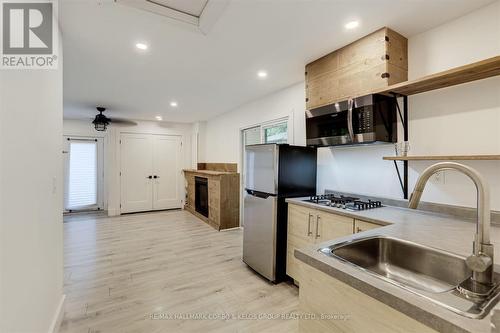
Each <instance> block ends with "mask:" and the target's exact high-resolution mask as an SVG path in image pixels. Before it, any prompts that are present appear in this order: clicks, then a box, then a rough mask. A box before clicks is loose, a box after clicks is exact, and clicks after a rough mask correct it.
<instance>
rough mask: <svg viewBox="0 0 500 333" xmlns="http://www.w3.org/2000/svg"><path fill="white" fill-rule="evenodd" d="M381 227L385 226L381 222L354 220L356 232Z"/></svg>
mask: <svg viewBox="0 0 500 333" xmlns="http://www.w3.org/2000/svg"><path fill="white" fill-rule="evenodd" d="M381 227H383V226H382V225H379V224H375V223H371V222H366V221H361V220H354V233H358V232H363V231H367V230H371V229H376V228H381Z"/></svg>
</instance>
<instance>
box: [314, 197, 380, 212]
mask: <svg viewBox="0 0 500 333" xmlns="http://www.w3.org/2000/svg"><path fill="white" fill-rule="evenodd" d="M305 201H307V202H312V203H315V204H318V205H323V206H329V207H337V208H342V209H348V210H366V209H374V208H380V207H383V206H382V202H381V201H378V200H371V199H365V200H361V199H360V198H356V197H351V196H343V195H338V196H337V195H335V194H320V195H313V196H311V197H309V199H306V200H305Z"/></svg>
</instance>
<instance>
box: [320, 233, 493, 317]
mask: <svg viewBox="0 0 500 333" xmlns="http://www.w3.org/2000/svg"><path fill="white" fill-rule="evenodd" d="M320 252H322V253H323V254H325V255H327V256H330V257H333V258H336V259H338V260H340V261H343V262H345V263H348V264H351V265H353V266H355V267H356V268H358V269H360V270H363V271H365V272H366V273H368V274H371V275H373V276H376V277H378V278H380V279H382V280H385V281H387V282H389V283H392V284H394V285H397V286H399V287H401V288H403V289H405V290H408V291H410V292H412V293H414V294H417V295H419V296H421V297H424V298H426V299H428V300H430V301H432V302H434V303H435V304H438V305H440V306H442V307H444V308H447V309H448V310H451V311H453V312H455V313H458V314H460V315H462V316H465V317H469V318H474V319H481V318H483V317H484V316H486V314H488V312H489V311H490V310H491V308H492V307H493V306H494V305H495V304H496V303H497V302H498V299H499V288H498V287H497V288H495V289H493V291H490V292H489V293H488V294H487V295H480V294H478V295H480V296H481V297H470V295H464V294H463V293H462V292H461V291H460V285H461V284H463V283H464V282H466V281H470V277H471V275H472V272H471V270H470V269H469V268H468V267H467V265H466V263H465V258H463V257H460V256H458V255H455V254H453V253H449V252H444V251H441V250H438V249H435V248H431V247H427V246H423V245H419V244H416V243H413V242H409V241H405V240H401V239H397V238H392V237H386V236H372V237H365V238H359V239H354V240H351V241H347V242H342V243H337V244H334V245H332V246H329V247H326V248H322V249H320ZM495 278H497V276H496V275H495Z"/></svg>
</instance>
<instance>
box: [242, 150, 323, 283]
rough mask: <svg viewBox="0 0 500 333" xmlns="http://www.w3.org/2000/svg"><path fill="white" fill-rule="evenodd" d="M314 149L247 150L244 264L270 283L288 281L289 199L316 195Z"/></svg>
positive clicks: (244, 203) (315, 155)
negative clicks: (287, 236)
mask: <svg viewBox="0 0 500 333" xmlns="http://www.w3.org/2000/svg"><path fill="white" fill-rule="evenodd" d="M316 159H317V153H316V148H312V147H298V146H290V145H285V144H262V145H252V146H247V147H246V150H245V194H244V202H243V205H244V210H243V228H244V229H243V230H244V231H243V261H244V262H245V263H246V264H247V265H248V266H250V267H251V268H252V269H254V270H255V271H256V272H258V273H259V274H261V275H262V276H264V277H265V278H267V279H268V280H270V281H272V282H275V283H277V282H281V281H283V280H284V279H286V235H287V216H288V214H287V208H288V207H287V203H286V202H285V200H286V198H292V197H302V196H310V195H314V194H316Z"/></svg>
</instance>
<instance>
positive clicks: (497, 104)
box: [200, 1, 500, 210]
mask: <svg viewBox="0 0 500 333" xmlns="http://www.w3.org/2000/svg"><path fill="white" fill-rule="evenodd" d="M499 36H500V1H497V2H495V3H493V4H492V5H489V6H487V7H484V8H482V9H479V10H477V11H475V12H472V13H470V14H469V15H467V16H464V17H461V18H459V19H457V20H454V21H451V22H448V23H446V24H444V25H441V26H439V27H436V28H434V29H432V30H429V31H427V32H424V33H421V34H419V35H416V36H411V37H410V38H409V68H410V70H409V76H410V79H413V78H418V77H421V76H423V75H428V74H432V73H435V72H438V71H442V70H446V69H449V68H452V67H456V66H460V65H464V64H467V63H470V62H473V61H478V60H482V59H485V58H489V57H493V56H496V55H499V54H500V38H499ZM291 109H293V110H294V115H295V117H294V124H295V126H294V133H295V138H294V139H295V143H296V144H303V143H304V142H305V128H304V110H305V105H304V88H303V83H300V84H297V85H295V86H292V87H290V88H288V89H285V90H283V91H280V92H277V93H275V94H272V95H270V96H267V97H265V98H262V99H260V100H258V101H255V102H253V103H250V104H248V105H245V106H242V107H240V108H237V109H236V110H234V111H232V112H229V113H226V114H224V115H221V116H218V117H216V118H213V119H211V120H209V121H208V122H207V125H206V133H204V135H205V137H206V139H205V141H206V147H204V151H203V152H202V153H201V154H200V156H203V157H204V160H205V161H207V162H239V159H238V156H239V153H240V152H239V144H238V143H239V140H238V139H237V137H238V132H239V128H241V127H245V126H248V125H251V124H252V123H256V122H258V121H259V120H260V119H263V118H266V119H273V118H278V117H281V116H283V115H285V114H287V113H289V112H290V110H291ZM409 114H410V122H409V132H410V144H411V152H410V153H411V154H415V155H420V154H441V155H446V154H500V78H498V77H496V78H490V79H486V80H482V81H478V82H473V83H468V84H464V85H460V86H456V87H451V88H447V89H442V90H438V91H434V92H429V93H425V94H421V95H417V96H411V97H410V98H409ZM200 149H202V148H201V147H200ZM393 154H394V149H393V146H392V145H385V146H367V147H360V146H358V147H342V148H321V149H319V157H318V191H319V192H322V191H324V190H325V189H334V190H339V191H346V192H355V193H359V194H368V195H377V196H384V197H391V198H402V192H401V188H400V185H399V181H398V179H397V176H396V172H395V169H394V166H393V164H392V162H390V161H383V160H382V157H383V156H386V155H393ZM431 163H432V162H410V172H409V173H410V190H411V189H412V188H413V186H414V183H415V181H416V178H417V177H418V175H419V174H420V173H421V172H422V170H423V169H424V168H425V167H427V166H429V165H431ZM466 163H467V164H469V165H471V166H473V167H474V168H477V169H478V170H479V171H480V172H481V173H483V174H484V176H485V177H486V179H487V180H488V181H489V184H490V187H491V194H492V201H491V205H492V208H493V209H496V210H500V177H499V176H498V175H499V172H500V162H498V161H480V162H466ZM464 177H465V176H462V175H458V174H456V173H454V172H446V174H445V177H444V179H445V183H444V184H442V183H441V184H439V183H438V184H436V183H430V184H428V186H427V189H426V191H425V193H424V195H423V200H425V201H431V202H438V203H446V204H455V205H463V206H470V207H473V206H475V191H474V190H473V186H472V185H471V182H470V181H469V180H468V179H466V178H464Z"/></svg>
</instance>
